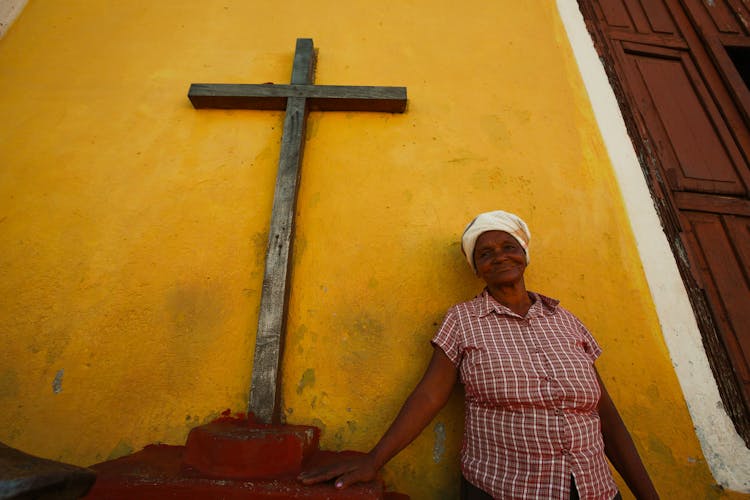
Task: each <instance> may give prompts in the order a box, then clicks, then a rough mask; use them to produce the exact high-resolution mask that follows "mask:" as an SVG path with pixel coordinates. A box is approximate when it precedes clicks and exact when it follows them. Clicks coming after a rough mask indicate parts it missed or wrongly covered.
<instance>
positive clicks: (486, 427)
mask: <svg viewBox="0 0 750 500" xmlns="http://www.w3.org/2000/svg"><path fill="white" fill-rule="evenodd" d="M530 238H531V235H530V233H529V230H528V228H527V227H526V224H525V223H524V222H523V221H522V220H521V219H520V218H518V217H517V216H515V215H513V214H510V213H507V212H503V211H495V212H488V213H484V214H481V215H479V216H478V217H477V218H476V219H474V220H473V221H472V222H471V223H470V224H469V225H468V226H467V228H466V230H465V231H464V233H463V237H462V247H461V248H462V250H463V252H464V254H465V255H466V258H467V260H468V261H469V264H470V265H471V267H472V269H473V270H474V271H475V272H476V274H477V275H478V276H479V277H480V278H482V280H484V282H485V283H486V284H487V286H486V288H485V289H484V291H482V293H481V294H479V295H478V296H477V297H475V298H474V299H473V300H470V301H468V302H463V303H461V304H458V305H456V306H453V307H452V308H451V309H449V310H448V313H447V314H446V316H445V319H444V320H443V324H442V325H441V327H440V329H439V330H438V332H437V334H435V336H434V338H433V339H432V345H433V347H434V352H433V355H432V360H431V361H430V364H429V366H428V367H427V370H426V371H425V374H424V376H423V377H422V380H421V381H420V382H419V384H418V385H417V387H416V388H415V389H414V391H413V392H412V393H411V395H410V396H409V397H408V399H407V400H406V402H405V403H404V405H403V407H402V408H401V411H400V412H399V414H398V416H397V417H396V419H395V420H394V422H393V423H392V424H391V426H390V428H389V429H388V431H387V432H386V433H385V435H383V437H382V438H381V439H380V441H379V442H378V443H377V445H376V446H375V447H374V448H373V449H372V451H370V452H369V453H368V454H366V455H364V456H361V457H358V458H355V459H350V460H346V461H343V462H340V463H336V464H333V465H331V466H329V467H326V468H322V469H319V470H312V471H306V472H304V473H303V474H301V475H300V478H299V479H300V480H301V481H302V482H303V483H306V484H312V483H317V482H321V481H326V480H330V479H334V478H335V480H336V483H335V484H336V486H337V487H339V488H344V487H346V486H347V485H349V484H352V483H355V482H358V481H368V480H372V479H373V478H374V477H375V476H376V474H377V472H378V470H379V469H380V468H381V467H382V466H383V465H384V464H385V463H386V462H387V461H388V460H390V459H391V458H392V457H393V456H395V455H396V454H397V453H398V452H399V451H400V450H401V449H403V448H404V447H405V446H407V445H408V444H409V443H410V442H411V441H412V440H413V439H414V438H415V437H417V435H419V433H420V432H421V431H422V429H424V428H425V426H427V424H428V423H429V422H430V421H431V420H432V418H433V417H434V416H435V415H436V414H437V413H438V411H439V410H440V409H441V408H442V407H443V406H444V405H445V403H446V402H447V400H448V396H449V395H450V393H451V390H452V389H453V386H454V385H455V383H456V381H457V380H458V379H460V381H461V382H462V383H463V384H464V387H465V393H466V402H465V412H466V419H465V429H464V439H463V449H462V452H461V469H462V473H463V478H462V486H461V490H462V491H461V493H462V497H463V498H466V499H490V498H496V499H530V498H535V499H560V500H567V499H569V498H570V499H573V498H582V499H601V500H605V499H606V500H610V499H612V498H620V494H619V493H618V491H617V487H616V486H615V482H614V481H613V479H612V475H611V473H610V470H609V467H608V465H607V460H606V458H605V455H606V457H609V459H610V461H611V462H612V464H613V465H614V466H615V468H616V469H617V470H618V472H619V473H620V474H621V476H622V477H623V478H624V479H625V482H626V483H627V485H628V486H629V487H630V489H631V490H632V492H633V493H634V494H635V496H636V497H637V498H639V499H642V498H648V499H651V498H658V495H657V493H656V490H655V489H654V486H653V484H652V483H651V480H650V478H649V476H648V473H647V472H646V469H645V468H644V467H643V464H642V463H641V459H640V457H639V456H638V452H637V451H636V448H635V446H634V444H633V441H632V439H631V438H630V434H629V433H628V431H627V429H626V428H625V425H624V423H623V421H622V419H621V418H620V415H619V413H618V412H617V409H616V408H615V405H614V403H613V402H612V399H610V397H609V394H608V393H607V390H606V389H605V387H604V384H603V382H602V380H601V378H599V375H598V373H597V371H596V369H595V368H594V361H595V360H596V358H597V357H598V356H599V355H600V354H601V352H602V351H601V348H600V347H599V345H598V344H597V343H596V341H595V340H594V338H593V337H592V336H591V334H590V333H589V331H588V330H587V329H586V327H585V326H584V325H583V324H582V323H581V322H580V321H579V320H578V319H577V318H576V317H575V316H574V315H573V314H571V313H570V312H569V311H567V310H566V309H564V308H563V307H562V306H560V305H559V303H558V301H557V300H554V299H551V298H549V297H545V296H544V295H541V294H538V293H534V292H529V291H527V290H526V286H525V284H524V278H523V274H524V271H525V270H526V266H527V265H528V263H529V248H528V245H529V240H530Z"/></svg>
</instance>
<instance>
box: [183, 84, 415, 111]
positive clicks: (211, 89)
mask: <svg viewBox="0 0 750 500" xmlns="http://www.w3.org/2000/svg"><path fill="white" fill-rule="evenodd" d="M188 97H189V98H190V101H191V102H192V103H193V106H194V107H196V108H218V109H268V110H284V109H286V103H287V99H288V98H289V97H306V98H307V99H308V106H309V108H310V109H311V110H313V111H379V112H386V113H403V112H404V110H405V109H406V88H404V87H351V86H343V85H274V84H261V85H252V84H207V83H194V84H192V85H191V86H190V91H189V92H188Z"/></svg>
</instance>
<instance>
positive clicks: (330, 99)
mask: <svg viewBox="0 0 750 500" xmlns="http://www.w3.org/2000/svg"><path fill="white" fill-rule="evenodd" d="M314 73H315V49H314V47H313V41H312V40H311V39H307V38H299V39H297V47H296V50H295V52H294V64H293V66H292V79H291V84H290V85H268V84H261V85H254V84H201V83H194V84H192V85H191V86H190V91H189V92H188V97H189V98H190V101H191V102H192V103H193V106H194V107H195V108H221V109H280V110H283V109H285V110H286V116H285V117H284V131H283V134H282V137H281V152H280V154H279V167H278V174H277V177H276V188H275V192H274V197H273V210H272V212H271V225H270V230H269V234H268V246H267V248H266V267H265V272H264V276H263V289H262V292H261V299H260V314H259V317H258V330H257V333H256V336H255V357H254V359H253V375H252V382H251V387H250V397H249V405H248V406H249V407H248V411H250V412H252V413H253V414H255V416H256V418H257V419H258V420H260V421H262V422H278V421H279V418H280V408H279V396H280V393H281V391H280V379H281V377H280V362H281V357H282V353H283V348H284V333H285V328H286V318H287V308H288V301H289V278H290V271H291V256H292V244H293V239H294V213H295V210H296V204H297V191H298V185H299V178H300V165H301V163H302V152H303V149H304V138H305V125H306V122H307V114H308V111H310V110H314V111H384V112H391V113H403V112H404V111H405V110H406V88H405V87H364V86H337V85H313V78H314Z"/></svg>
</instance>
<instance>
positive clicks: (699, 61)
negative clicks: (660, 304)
mask: <svg viewBox="0 0 750 500" xmlns="http://www.w3.org/2000/svg"><path fill="white" fill-rule="evenodd" d="M579 3H580V5H581V10H582V11H583V13H584V17H585V18H586V23H587V25H588V27H589V30H590V31H591V33H592V36H593V37H594V40H595V43H596V45H597V50H598V51H599V53H600V56H601V57H602V59H603V61H604V62H605V66H606V68H607V71H608V74H609V77H610V81H611V82H612V84H613V87H614V89H615V92H616V94H617V96H618V100H619V102H620V107H621V109H622V110H623V115H624V116H625V119H626V123H627V125H628V129H629V132H630V135H631V138H632V139H633V143H634V145H635V147H636V150H637V151H638V153H639V156H640V159H641V164H642V167H643V168H644V173H645V175H646V177H647V179H648V181H649V185H650V188H651V192H652V195H653V196H654V200H655V203H656V206H657V209H658V211H659V213H660V216H661V219H662V224H663V226H664V229H665V232H666V234H667V236H668V238H669V240H670V243H671V245H672V249H673V251H674V252H675V256H676V258H677V261H678V263H679V265H680V270H681V272H682V275H683V279H684V280H685V283H686V285H687V288H688V291H689V294H690V298H691V302H692V304H693V307H694V310H695V312H696V318H697V319H698V323H699V325H700V328H701V331H702V334H703V339H704V344H705V346H706V349H707V351H708V354H709V360H710V362H711V366H712V369H713V371H714V375H715V376H716V380H717V383H718V385H719V389H720V392H721V395H722V399H723V401H724V404H725V406H726V408H727V410H728V412H729V413H730V415H731V416H732V418H733V420H734V423H735V426H736V427H737V430H738V431H739V433H740V435H742V437H743V438H744V439H745V442H746V443H748V445H750V418H749V417H750V197H749V196H748V193H749V188H750V162H749V158H750V126H749V124H750V119H749V118H750V90H748V85H749V84H750V36H749V34H750V26H748V21H749V20H750V11H748V9H747V7H745V4H744V3H743V2H742V1H741V0H711V1H710V2H709V1H707V0H706V1H703V0H579Z"/></svg>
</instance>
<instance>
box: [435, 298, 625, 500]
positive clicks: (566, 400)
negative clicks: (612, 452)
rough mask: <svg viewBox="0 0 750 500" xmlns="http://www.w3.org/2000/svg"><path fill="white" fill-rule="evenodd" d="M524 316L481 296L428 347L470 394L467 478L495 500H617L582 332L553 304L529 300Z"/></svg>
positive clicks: (460, 308)
mask: <svg viewBox="0 0 750 500" xmlns="http://www.w3.org/2000/svg"><path fill="white" fill-rule="evenodd" d="M530 295H531V297H532V300H533V304H532V306H531V308H530V309H529V311H528V313H527V314H526V316H525V317H521V316H519V315H518V314H515V313H514V312H512V311H511V310H510V309H508V308H506V307H505V306H503V305H501V304H500V303H498V302H497V301H496V300H495V299H494V298H493V297H492V296H491V295H490V294H489V292H488V291H487V290H486V289H485V290H484V291H483V292H482V293H481V294H480V295H478V296H477V297H476V298H474V299H473V300H470V301H468V302H464V303H461V304H458V305H456V306H453V307H452V308H451V309H449V310H448V313H447V315H446V317H445V319H444V320H443V324H442V326H441V327H440V330H439V331H438V332H437V334H436V335H435V337H434V338H433V339H432V342H433V344H434V345H436V346H438V347H440V348H441V349H442V350H443V351H444V352H445V354H446V355H447V356H448V358H449V359H450V360H451V361H452V362H453V363H454V364H455V365H456V366H457V367H458V369H459V374H460V378H461V382H462V383H463V384H464V386H465V391H466V409H465V411H466V423H465V430H464V443H463V449H462V451H461V464H462V470H463V474H464V476H465V477H466V479H468V480H469V481H470V482H471V483H473V484H474V485H476V486H478V487H480V488H482V489H483V490H485V491H486V492H487V493H490V494H492V496H493V497H495V498H501V499H504V500H505V499H524V500H526V499H533V498H535V499H544V500H548V499H565V500H567V499H568V498H570V476H571V474H572V475H574V476H575V480H576V487H577V488H578V491H579V494H580V497H581V499H602V500H605V499H606V500H609V499H611V498H612V497H614V496H615V494H616V493H617V487H616V485H615V483H614V481H613V479H612V475H611V473H610V471H609V466H608V465H607V461H606V458H605V455H604V443H603V441H602V436H601V432H600V424H599V415H598V413H597V402H598V401H599V396H600V394H601V393H600V388H599V384H598V383H597V379H596V374H595V370H594V361H595V360H596V358H597V357H598V356H599V355H600V354H601V348H600V347H599V345H598V344H597V343H596V341H595V340H594V338H593V337H592V336H591V334H590V333H589V331H588V330H587V329H586V327H585V326H583V324H582V323H581V322H580V321H579V320H578V319H577V318H576V317H575V316H573V314H571V313H570V312H569V311H567V310H565V309H564V308H563V307H561V306H559V305H558V301H557V300H554V299H551V298H549V297H545V296H543V295H539V294H535V293H531V294H530Z"/></svg>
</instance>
